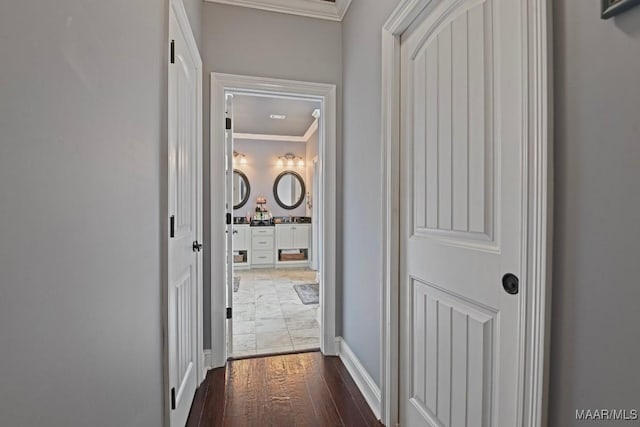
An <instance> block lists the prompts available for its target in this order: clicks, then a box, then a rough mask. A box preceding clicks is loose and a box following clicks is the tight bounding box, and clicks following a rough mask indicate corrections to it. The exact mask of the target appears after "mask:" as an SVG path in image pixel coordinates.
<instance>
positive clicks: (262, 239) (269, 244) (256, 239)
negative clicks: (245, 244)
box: [251, 236, 273, 251]
mask: <svg viewBox="0 0 640 427" xmlns="http://www.w3.org/2000/svg"><path fill="white" fill-rule="evenodd" d="M252 241H253V244H252V246H251V247H252V249H253V250H261V249H268V250H270V251H273V236H253V239H252Z"/></svg>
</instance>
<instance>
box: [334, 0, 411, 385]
mask: <svg viewBox="0 0 640 427" xmlns="http://www.w3.org/2000/svg"><path fill="white" fill-rule="evenodd" d="M397 3H398V2H397V0H391V1H388V0H378V1H364V0H354V1H353V2H352V4H351V7H350V9H349V11H348V12H347V15H346V17H345V20H344V22H343V24H344V28H343V59H342V61H343V64H344V70H343V86H344V103H343V109H344V113H343V114H344V117H343V120H344V133H343V140H344V144H343V151H342V156H343V163H344V170H343V174H344V180H343V182H342V189H343V191H342V197H343V205H344V209H343V215H344V225H343V227H344V233H345V238H344V240H343V245H344V249H343V251H344V253H343V265H344V267H343V271H344V274H343V278H342V280H343V283H344V285H343V292H342V299H343V301H342V304H343V312H342V318H343V320H342V322H343V323H342V335H343V337H344V339H345V340H346V341H347V343H348V344H349V346H350V347H351V349H352V350H353V351H354V352H355V354H356V355H357V356H358V358H359V359H360V361H361V362H362V364H363V365H364V367H365V368H366V369H367V371H368V372H369V374H370V375H371V376H372V377H373V379H374V380H375V381H376V382H377V383H378V384H380V339H381V337H380V331H379V329H380V328H379V325H380V319H381V306H380V304H381V299H380V297H381V292H382V276H381V271H380V268H379V265H380V262H381V260H382V232H381V231H380V230H382V216H381V213H382V194H381V188H382V175H381V166H382V158H381V152H382V145H381V144H382V141H381V138H380V112H381V92H380V88H381V62H382V57H381V29H382V25H383V24H384V22H385V21H386V19H387V18H388V17H389V14H390V13H391V11H392V10H393V9H394V8H395V6H396V5H397ZM346 236H348V237H346Z"/></svg>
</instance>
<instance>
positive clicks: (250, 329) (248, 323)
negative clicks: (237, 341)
mask: <svg viewBox="0 0 640 427" xmlns="http://www.w3.org/2000/svg"><path fill="white" fill-rule="evenodd" d="M255 333H256V322H255V321H253V320H235V319H234V321H233V335H234V336H235V335H244V334H255Z"/></svg>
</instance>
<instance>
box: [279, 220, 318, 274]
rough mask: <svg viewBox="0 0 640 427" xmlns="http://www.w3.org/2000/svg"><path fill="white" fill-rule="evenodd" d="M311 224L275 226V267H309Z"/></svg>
mask: <svg viewBox="0 0 640 427" xmlns="http://www.w3.org/2000/svg"><path fill="white" fill-rule="evenodd" d="M310 247H311V224H276V249H275V254H274V255H275V263H276V266H277V267H286V266H292V267H294V266H295V267H301V266H307V265H309V248H310Z"/></svg>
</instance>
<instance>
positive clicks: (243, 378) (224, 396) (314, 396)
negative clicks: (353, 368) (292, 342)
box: [187, 352, 382, 427]
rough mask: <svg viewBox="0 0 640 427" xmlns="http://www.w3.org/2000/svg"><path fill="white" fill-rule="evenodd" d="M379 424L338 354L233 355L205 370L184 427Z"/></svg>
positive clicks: (359, 425) (351, 425)
mask: <svg viewBox="0 0 640 427" xmlns="http://www.w3.org/2000/svg"><path fill="white" fill-rule="evenodd" d="M196 426H200V427H209V426H211V427H218V426H232V427H253V426H256V427H262V426H274V427H276V426H277V427H290V426H316V427H325V426H345V427H361V426H362V427H364V426H376V427H379V426H382V424H380V422H378V421H377V420H376V418H375V416H374V415H373V413H372V412H371V409H370V408H369V406H368V405H367V402H366V401H365V400H364V398H363V397H362V395H361V394H360V391H359V390H358V387H357V386H356V384H355V383H354V382H353V380H352V379H351V376H350V375H349V373H348V372H347V369H346V368H345V367H344V365H343V364H342V362H341V361H340V359H339V358H337V357H328V356H323V355H322V354H321V353H319V352H313V353H301V354H288V355H281V356H268V357H257V358H252V359H243V360H234V361H231V362H229V363H228V364H227V367H226V368H219V369H214V370H211V371H209V372H208V374H207V378H206V380H205V381H204V383H203V384H202V386H200V388H199V389H198V391H197V392H196V396H195V399H194V402H193V405H192V407H191V413H190V414H189V420H188V421H187V427H196Z"/></svg>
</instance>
